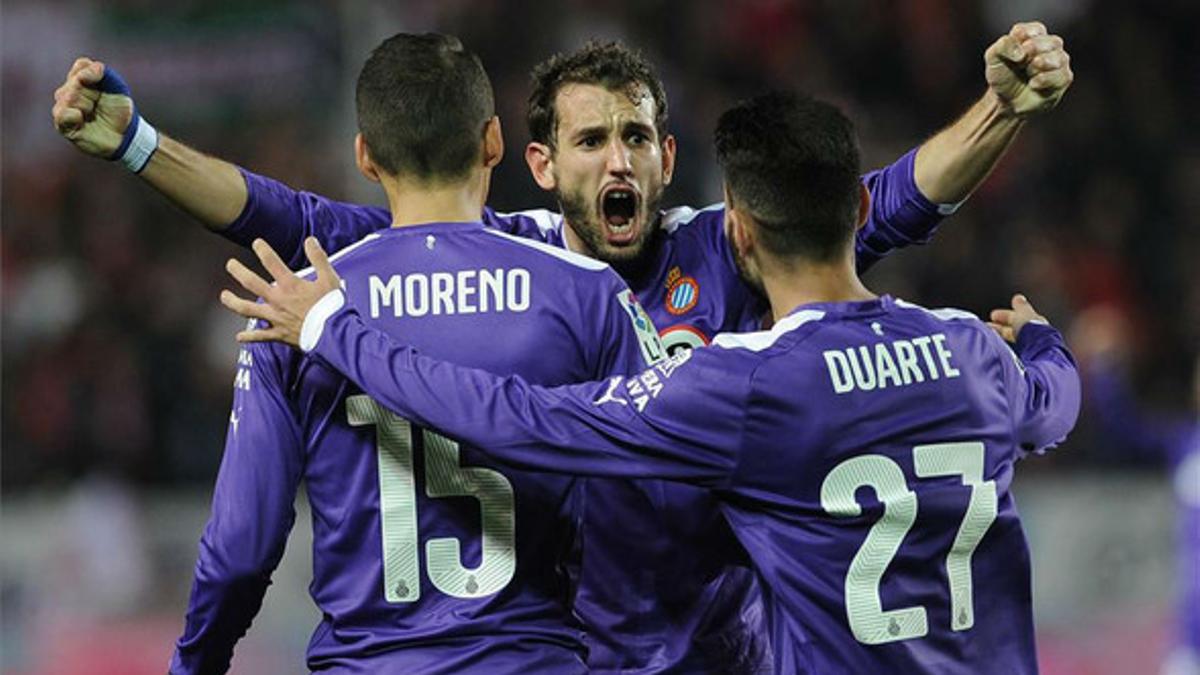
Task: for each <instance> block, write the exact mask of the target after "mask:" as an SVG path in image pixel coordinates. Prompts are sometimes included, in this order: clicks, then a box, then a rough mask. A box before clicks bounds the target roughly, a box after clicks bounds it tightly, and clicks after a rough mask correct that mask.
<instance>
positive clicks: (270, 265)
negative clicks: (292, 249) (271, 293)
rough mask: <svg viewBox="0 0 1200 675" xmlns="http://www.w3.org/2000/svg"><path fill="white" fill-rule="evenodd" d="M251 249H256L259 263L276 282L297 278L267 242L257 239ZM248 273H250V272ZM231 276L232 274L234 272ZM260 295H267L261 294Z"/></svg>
mask: <svg viewBox="0 0 1200 675" xmlns="http://www.w3.org/2000/svg"><path fill="white" fill-rule="evenodd" d="M250 248H252V249H254V253H255V254H256V255H257V256H258V260H259V262H261V263H262V264H263V267H265V268H266V269H267V272H268V273H270V275H271V277H272V278H273V279H275V281H276V282H281V281H284V280H290V279H294V278H295V275H294V274H292V271H291V270H290V269H288V266H287V265H286V264H285V263H284V262H283V259H282V258H280V257H279V254H278V253H276V252H275V249H273V248H271V245H270V244H268V243H267V242H266V241H264V240H262V239H255V240H254V243H252V244H250ZM231 262H232V261H231ZM246 271H248V272H249V270H246ZM230 274H232V271H231V272H230ZM252 274H253V273H252ZM255 276H257V275H255ZM247 290H252V289H247ZM259 295H266V294H265V293H259Z"/></svg>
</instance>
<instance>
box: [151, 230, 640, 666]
mask: <svg viewBox="0 0 1200 675" xmlns="http://www.w3.org/2000/svg"><path fill="white" fill-rule="evenodd" d="M334 261H335V262H334V264H335V267H336V268H337V269H338V271H339V274H340V275H341V276H342V277H343V278H344V279H345V282H346V283H345V289H346V293H347V294H348V295H349V297H350V298H352V300H353V301H354V302H355V303H356V304H357V305H358V306H359V307H362V308H363V312H364V316H366V317H367V320H368V321H369V322H370V324H371V325H372V326H374V327H377V328H378V329H379V330H381V331H385V332H387V333H392V334H399V335H403V336H404V337H405V340H409V341H411V342H412V343H413V344H415V345H419V347H420V348H421V350H422V351H423V352H425V353H429V354H435V355H437V356H439V357H444V358H449V359H455V360H456V361H461V362H463V363H469V364H472V365H473V366H475V367H478V368H483V369H485V370H488V371H490V372H494V373H502V374H513V373H518V374H520V375H521V376H523V377H525V378H528V379H529V380H530V381H536V382H540V383H544V384H561V383H567V382H577V381H580V380H584V379H592V378H595V377H598V376H601V377H602V376H605V375H606V374H611V373H633V372H638V371H640V370H641V369H642V368H644V367H645V366H646V365H648V364H649V363H652V362H653V361H654V360H656V359H657V358H659V357H660V356H661V353H662V347H661V344H659V342H658V337H657V335H656V334H655V332H654V330H653V325H652V324H651V322H650V320H649V318H648V317H647V316H646V315H645V312H644V311H643V310H641V309H640V307H639V306H638V305H637V303H636V299H635V298H634V296H633V295H632V292H631V291H629V290H628V288H627V287H626V286H625V285H624V283H623V282H622V281H621V280H620V278H619V277H618V276H617V275H616V273H615V272H613V271H612V270H611V269H610V268H609V267H608V266H607V265H604V264H603V263H599V262H597V261H594V260H591V259H589V258H585V257H583V256H578V255H575V254H572V253H569V252H566V251H563V250H561V249H558V248H553V247H550V246H547V245H545V244H540V243H537V242H532V241H528V240H525V239H520V238H516V237H512V236H510V235H506V234H502V233H497V232H494V231H491V230H487V229H485V228H484V227H483V225H482V223H478V222H477V223H436V224H430V225H422V226H414V227H405V228H399V229H387V230H383V231H380V232H378V233H376V234H373V235H371V236H369V237H368V238H367V239H365V240H364V241H362V242H360V243H359V244H357V245H355V246H352V247H350V248H349V249H346V250H344V251H342V252H341V253H340V254H338V255H336V256H334ZM238 366H239V367H238V373H237V379H236V382H235V394H234V403H233V412H232V415H231V418H230V427H229V431H228V435H227V438H226V448H225V455H224V458H223V460H222V463H221V469H220V474H219V477H218V479H217V486H216V491H215V493H214V495H213V508H212V517H211V519H210V520H209V523H208V526H207V527H206V529H205V531H204V535H203V538H202V540H201V542H200V552H199V559H198V561H197V563H196V575H195V583H194V586H193V589H192V595H191V600H190V602H189V605H188V614H187V622H186V627H185V631H184V634H183V636H182V637H181V638H180V639H179V642H178V645H177V650H176V654H175V658H174V660H173V663H172V672H173V673H201V672H204V673H207V672H223V671H224V669H225V668H227V667H228V664H229V660H230V657H231V654H232V650H233V646H234V643H235V642H236V640H237V639H238V638H239V637H240V636H241V635H243V634H244V633H245V631H246V629H247V628H248V627H249V625H250V621H251V619H252V618H253V616H254V614H255V613H256V612H257V610H258V608H259V605H260V603H261V600H262V596H263V593H264V591H265V589H266V586H267V585H268V583H269V581H270V575H271V571H272V570H273V569H274V567H275V565H276V564H277V563H278V561H279V558H280V556H281V555H282V553H283V548H284V544H285V541H286V539H287V534H288V531H289V530H290V528H291V525H292V522H293V519H294V516H295V514H294V511H293V501H294V499H295V497H296V491H297V487H298V485H299V484H300V482H301V481H303V482H304V483H305V485H306V491H307V495H308V500H309V502H310V504H311V508H312V516H313V518H312V527H313V534H314V540H313V581H312V584H311V586H310V588H309V590H310V593H311V595H312V597H313V600H314V601H315V602H316V604H317V606H318V608H319V609H320V611H321V615H322V620H321V623H320V625H319V626H318V627H317V629H316V631H315V632H314V634H313V636H312V639H311V641H310V643H309V648H308V666H309V668H311V669H314V670H320V671H322V672H347V673H350V672H353V673H383V672H388V673H401V672H402V673H456V674H457V673H487V674H488V675H494V674H496V673H520V674H522V675H528V674H529V673H535V672H536V673H541V672H553V673H559V672H563V673H573V672H584V671H585V662H584V659H585V654H586V652H585V645H584V643H583V639H582V635H581V631H580V627H579V624H578V621H577V620H575V619H574V618H573V617H572V611H571V610H572V608H571V593H572V588H571V583H570V579H569V575H568V574H567V571H568V570H567V568H568V567H570V566H575V565H577V564H578V560H577V552H573V548H574V546H575V545H576V535H577V528H578V519H579V518H580V517H581V514H580V511H579V508H580V507H579V499H580V494H579V490H578V489H577V487H576V481H575V480H574V479H572V478H569V477H565V476H554V475H545V474H536V473H531V472H528V471H518V470H514V469H512V468H510V467H503V468H501V467H499V466H498V465H497V464H496V462H495V461H494V460H491V459H490V458H488V457H486V456H485V455H483V454H481V453H480V452H479V451H478V450H477V449H476V448H475V447H473V446H472V445H470V444H460V443H458V442H455V441H454V440H451V439H450V438H448V437H446V436H445V435H443V434H441V433H439V432H438V431H436V430H434V429H432V428H422V427H419V426H417V425H416V424H413V423H410V422H408V421H406V420H404V419H402V418H400V417H397V416H396V415H394V414H392V413H390V412H388V411H386V410H384V409H383V408H381V407H380V406H379V404H378V403H376V402H374V401H372V400H371V399H370V398H368V397H367V396H366V395H364V394H362V393H361V392H360V391H359V390H358V389H356V388H355V387H354V386H353V385H351V384H349V383H347V382H346V380H345V379H344V378H343V377H341V376H340V375H339V374H337V373H336V372H335V371H333V370H331V369H330V368H328V367H327V366H325V365H323V364H320V363H318V362H316V361H315V360H313V359H310V358H307V357H304V356H302V355H301V354H300V353H299V352H296V351H293V350H290V349H288V348H285V347H281V346H279V345H266V344H257V345H253V346H249V347H247V348H245V349H243V350H242V352H241V354H240V356H239V358H238Z"/></svg>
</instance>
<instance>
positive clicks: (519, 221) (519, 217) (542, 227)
mask: <svg viewBox="0 0 1200 675" xmlns="http://www.w3.org/2000/svg"><path fill="white" fill-rule="evenodd" d="M483 224H484V225H486V226H488V227H490V228H492V229H495V230H499V231H501V232H503V233H505V234H511V235H513V236H516V237H524V238H525V239H533V240H534V241H540V242H542V243H545V244H554V245H556V246H561V245H562V214H559V213H555V212H553V211H548V210H546V209H530V210H527V211H515V212H512V213H500V212H498V211H496V210H495V209H493V208H491V207H489V206H485V207H484V208H483Z"/></svg>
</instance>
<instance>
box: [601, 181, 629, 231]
mask: <svg viewBox="0 0 1200 675" xmlns="http://www.w3.org/2000/svg"><path fill="white" fill-rule="evenodd" d="M637 206H638V194H637V192H636V191H635V190H634V189H633V188H630V187H625V186H620V185H618V186H614V187H611V188H609V189H607V190H605V191H604V193H603V194H602V195H601V197H600V213H601V215H602V216H603V219H604V224H605V225H607V226H608V227H607V229H608V239H609V241H610V243H614V244H620V243H628V242H629V241H630V240H631V239H632V238H633V235H634V227H633V226H634V217H635V215H636V214H637Z"/></svg>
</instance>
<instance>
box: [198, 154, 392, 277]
mask: <svg viewBox="0 0 1200 675" xmlns="http://www.w3.org/2000/svg"><path fill="white" fill-rule="evenodd" d="M241 172H242V176H243V177H244V178H245V179H246V193H247V198H246V206H245V207H244V208H243V209H242V213H241V214H240V215H238V217H237V220H235V221H233V223H231V224H230V225H229V227H227V228H226V229H225V230H223V231H222V232H221V235H222V236H223V237H225V238H226V239H228V240H230V241H232V242H233V243H235V244H238V245H241V246H247V247H248V246H249V245H250V243H251V242H253V241H254V240H255V239H256V238H259V237H261V238H263V239H265V240H266V241H267V243H268V244H270V245H271V248H273V249H275V251H276V252H277V253H279V257H281V258H283V259H284V261H286V262H287V264H288V266H289V267H291V268H292V269H300V268H303V267H307V266H308V260H307V259H306V258H305V256H304V239H305V237H308V236H313V237H316V238H317V240H318V241H320V242H321V246H322V247H323V248H324V249H325V250H326V251H338V250H341V249H343V248H345V247H347V246H349V245H350V244H353V243H354V242H356V241H358V240H359V239H362V238H363V237H365V236H367V235H368V234H370V233H372V232H374V231H376V230H380V229H383V228H385V227H387V226H388V225H389V224H391V222H392V216H391V213H390V212H389V211H388V210H387V209H385V208H382V207H378V206H363V205H360V204H348V203H345V202H337V201H333V200H332V199H328V198H326V197H322V196H321V195H318V194H313V193H311V192H302V191H299V190H294V189H292V188H290V187H288V186H287V185H284V184H283V183H280V182H279V181H277V180H274V179H271V178H267V177H266V176H260V175H258V174H255V173H252V172H250V171H247V170H246V169H241Z"/></svg>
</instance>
